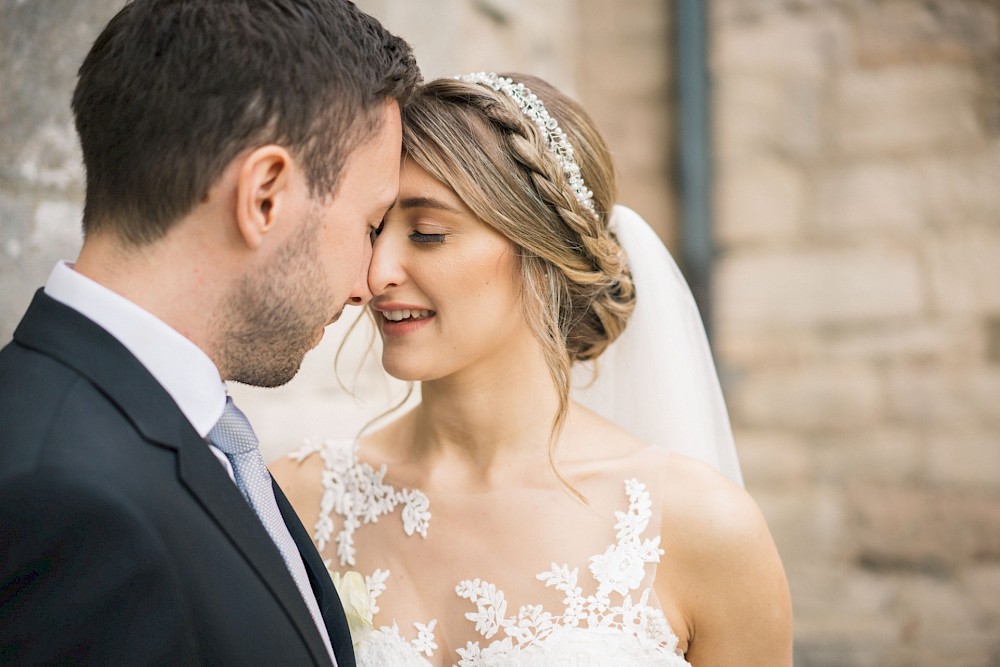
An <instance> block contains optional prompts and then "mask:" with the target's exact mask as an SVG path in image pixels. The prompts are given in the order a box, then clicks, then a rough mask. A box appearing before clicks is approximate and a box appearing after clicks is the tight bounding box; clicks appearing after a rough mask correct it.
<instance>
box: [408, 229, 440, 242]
mask: <svg viewBox="0 0 1000 667" xmlns="http://www.w3.org/2000/svg"><path fill="white" fill-rule="evenodd" d="M444 237H445V235H444V234H426V233H424V232H419V231H417V230H413V231H412V232H410V240H411V241H413V242H414V243H444Z"/></svg>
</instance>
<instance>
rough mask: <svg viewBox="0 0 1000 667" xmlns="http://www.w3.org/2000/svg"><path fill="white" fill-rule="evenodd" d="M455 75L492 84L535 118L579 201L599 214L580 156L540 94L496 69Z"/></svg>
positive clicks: (469, 81) (462, 79)
mask: <svg viewBox="0 0 1000 667" xmlns="http://www.w3.org/2000/svg"><path fill="white" fill-rule="evenodd" d="M455 78H456V79H459V80H461V81H465V82H466V83H479V84H482V85H484V86H489V87H490V88H492V89H493V90H497V91H500V92H502V93H504V94H505V95H507V97H509V98H510V99H512V100H514V103H515V104H517V107H518V108H519V109H520V110H521V113H523V114H524V115H525V116H527V117H528V118H529V119H530V120H531V121H533V122H534V123H535V125H537V126H538V129H540V130H541V131H542V136H543V137H545V147H546V148H547V149H548V151H549V153H551V154H552V155H553V156H554V157H555V158H556V161H557V162H558V163H559V166H560V167H562V170H563V173H564V174H565V175H566V180H567V181H568V182H569V187H570V188H571V189H572V190H573V195H574V196H575V197H576V200H577V201H578V202H580V206H582V207H584V208H585V209H587V210H588V211H590V212H591V214H593V215H594V216H596V215H597V210H596V209H595V208H594V193H593V192H592V191H591V190H590V188H588V187H587V184H586V183H584V181H583V176H582V175H581V174H580V165H579V164H577V162H576V158H575V157H574V156H573V146H572V144H570V143H569V137H567V136H566V133H565V132H563V130H562V128H561V127H559V123H558V122H556V119H555V118H553V117H552V116H550V115H549V111H548V109H546V108H545V104H543V103H542V101H541V100H540V99H538V96H537V95H535V94H534V93H533V92H531V90H530V89H529V88H528V87H527V86H525V85H524V84H523V83H515V82H514V80H513V79H510V78H508V77H505V76H498V75H496V74H494V73H493V72H490V73H488V74H487V73H486V72H475V73H473V74H462V75H461V76H457V77H455Z"/></svg>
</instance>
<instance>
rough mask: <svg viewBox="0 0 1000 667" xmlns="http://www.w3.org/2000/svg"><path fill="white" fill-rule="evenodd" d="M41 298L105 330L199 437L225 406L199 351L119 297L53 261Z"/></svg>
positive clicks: (217, 380)
mask: <svg viewBox="0 0 1000 667" xmlns="http://www.w3.org/2000/svg"><path fill="white" fill-rule="evenodd" d="M45 293H46V294H47V295H49V296H50V297H52V298H53V299H55V300H56V301H59V302H60V303H63V304H65V305H67V306H69V307H70V308H72V309H73V310H76V311H77V312H79V313H80V314H82V315H84V316H85V317H87V318H88V319H90V320H93V321H94V322H95V323H96V324H98V325H99V326H100V327H101V328H103V329H104V330H106V331H107V332H108V333H110V334H111V335H112V336H114V337H115V338H116V339H118V341H119V342H120V343H121V344H122V345H124V346H125V347H126V348H128V350H129V352H131V353H132V354H133V355H135V357H136V358H137V359H138V360H139V362H140V363H142V365H143V366H145V367H146V370H148V371H149V372H150V374H151V375H152V376H153V377H154V378H156V381H157V382H159V383H160V384H161V385H162V386H163V388H164V389H166V390H167V393H169V394H170V396H171V397H173V399H174V401H175V402H176V403H177V407H179V408H180V409H181V412H183V413H184V416H185V417H187V419H188V421H189V422H191V425H192V426H194V428H195V430H196V431H197V432H198V433H199V435H201V436H202V437H205V436H206V435H207V434H208V432H209V431H210V430H211V429H212V427H213V426H215V423H216V422H217V421H219V417H221V416H222V410H223V408H224V407H225V404H226V385H225V383H224V382H223V381H222V378H221V377H220V376H219V370H218V369H217V368H216V367H215V364H214V363H213V362H212V360H211V359H210V358H209V357H208V355H207V354H205V353H204V352H203V351H202V350H201V348H199V347H198V346H197V345H195V344H194V343H193V342H191V341H190V340H189V339H188V338H185V337H184V336H183V335H181V334H180V333H179V332H177V331H176V330H175V329H173V328H171V327H170V326H169V325H167V324H166V323H165V322H163V321H162V320H160V319H159V318H157V317H156V316H155V315H153V314H152V313H150V312H149V311H147V310H144V309H143V308H140V307H139V306H137V305H136V304H134V303H132V302H131V301H129V300H128V299H126V298H125V297H123V296H121V295H119V294H116V293H115V292H112V291H111V290H109V289H108V288H107V287H104V286H103V285H101V284H99V283H97V282H94V281H93V280H91V279H90V278H87V277H86V276H84V275H83V274H80V273H78V272H76V271H74V270H73V266H72V264H69V263H68V262H59V263H58V264H56V266H55V268H53V269H52V273H51V274H49V279H48V282H46V283H45Z"/></svg>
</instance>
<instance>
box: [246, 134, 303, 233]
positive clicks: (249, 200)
mask: <svg viewBox="0 0 1000 667" xmlns="http://www.w3.org/2000/svg"><path fill="white" fill-rule="evenodd" d="M293 165H294V160H293V159H292V156H291V154H290V153H289V152H288V150H287V149H285V148H284V147H282V146H277V145H273V144H271V145H267V146H261V147H260V148H256V149H254V150H253V151H251V152H250V153H249V154H248V155H247V156H246V157H245V158H244V159H243V164H242V165H241V167H240V171H239V176H238V178H237V182H236V225H237V227H238V229H239V232H240V235H241V236H242V237H243V240H244V242H245V243H246V244H247V246H248V247H249V248H252V249H255V248H257V247H258V246H260V244H261V243H262V242H263V241H264V236H265V235H266V234H268V232H270V231H271V230H272V229H273V228H274V227H275V223H276V221H277V220H278V219H280V217H281V214H282V207H283V206H284V205H285V204H286V202H287V200H288V199H290V194H289V186H290V185H291V181H292V170H293V168H294V167H293Z"/></svg>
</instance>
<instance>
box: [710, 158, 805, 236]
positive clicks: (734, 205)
mask: <svg viewBox="0 0 1000 667" xmlns="http://www.w3.org/2000/svg"><path fill="white" fill-rule="evenodd" d="M716 188H717V189H716V193H715V200H716V202H717V204H716V206H717V211H718V214H717V217H716V220H717V225H716V228H715V230H714V231H715V234H716V238H718V239H719V241H720V242H721V243H723V244H724V245H729V244H737V243H744V242H752V241H757V240H765V239H766V240H773V239H782V238H789V237H794V236H796V235H797V233H798V231H799V230H800V229H801V227H802V218H803V215H804V209H805V205H806V180H805V176H804V174H803V173H802V172H801V171H800V170H799V169H797V168H795V167H794V166H793V165H791V164H788V163H787V162H781V161H778V160H773V159H772V160H755V161H753V162H748V163H743V164H739V165H726V166H724V167H723V169H722V170H721V171H720V173H719V178H718V184H717V186H716Z"/></svg>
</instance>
